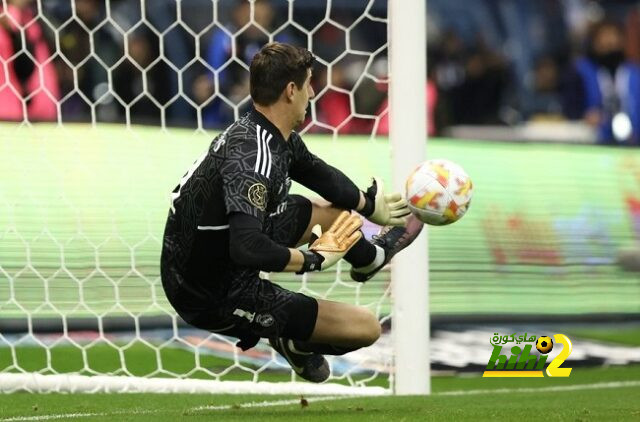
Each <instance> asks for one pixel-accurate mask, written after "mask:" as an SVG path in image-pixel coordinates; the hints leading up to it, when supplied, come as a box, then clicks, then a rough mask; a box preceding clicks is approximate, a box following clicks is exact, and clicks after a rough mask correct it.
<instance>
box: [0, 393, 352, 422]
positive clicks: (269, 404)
mask: <svg viewBox="0 0 640 422" xmlns="http://www.w3.org/2000/svg"><path fill="white" fill-rule="evenodd" d="M356 397H362V396H322V397H309V398H306V397H305V400H306V401H308V402H309V403H311V402H319V401H327V400H341V399H353V398H356ZM300 400H301V399H295V400H274V401H254V402H248V403H243V404H224V405H219V406H198V407H193V408H191V409H189V411H193V412H197V411H201V410H229V409H245V408H252V407H272V406H289V405H291V404H298V403H300ZM2 422H4V421H2Z"/></svg>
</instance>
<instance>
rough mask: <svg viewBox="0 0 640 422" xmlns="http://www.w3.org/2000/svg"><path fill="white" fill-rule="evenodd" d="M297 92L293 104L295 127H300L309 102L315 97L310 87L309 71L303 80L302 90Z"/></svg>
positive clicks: (308, 70)
mask: <svg viewBox="0 0 640 422" xmlns="http://www.w3.org/2000/svg"><path fill="white" fill-rule="evenodd" d="M296 91H298V92H297V93H296V94H297V95H296V96H295V100H294V104H295V107H296V110H295V113H296V122H295V123H296V124H295V125H296V126H298V125H301V124H302V122H304V118H305V115H306V114H307V107H308V106H309V100H310V99H312V98H313V97H315V95H316V94H315V92H314V91H313V87H312V86H311V69H307V79H305V81H304V84H303V85H302V89H300V90H297V89H296Z"/></svg>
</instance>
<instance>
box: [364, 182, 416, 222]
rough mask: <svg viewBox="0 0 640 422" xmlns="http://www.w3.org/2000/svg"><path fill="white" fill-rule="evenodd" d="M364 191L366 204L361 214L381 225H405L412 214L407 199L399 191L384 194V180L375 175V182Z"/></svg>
mask: <svg viewBox="0 0 640 422" xmlns="http://www.w3.org/2000/svg"><path fill="white" fill-rule="evenodd" d="M363 193H364V198H365V205H364V207H363V208H362V210H360V214H362V215H363V216H365V217H366V218H367V220H369V221H371V222H372V223H376V224H379V225H381V226H404V225H405V224H406V222H407V217H409V215H410V214H411V211H410V210H409V205H408V204H407V201H406V199H404V198H403V197H402V195H401V194H400V193H398V192H396V193H392V194H389V195H385V194H384V185H383V183H382V180H381V179H379V178H377V177H374V178H373V183H372V184H371V186H370V187H369V188H368V189H367V191H366V192H363Z"/></svg>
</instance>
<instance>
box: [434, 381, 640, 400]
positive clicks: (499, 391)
mask: <svg viewBox="0 0 640 422" xmlns="http://www.w3.org/2000/svg"><path fill="white" fill-rule="evenodd" d="M625 387H640V381H635V380H634V381H612V382H600V383H597V384H574V385H558V386H554V387H539V388H526V387H525V388H497V389H493V390H489V389H486V390H457V391H443V392H441V393H434V396H467V395H475V394H506V393H546V392H553V391H577V390H597V389H599V388H625Z"/></svg>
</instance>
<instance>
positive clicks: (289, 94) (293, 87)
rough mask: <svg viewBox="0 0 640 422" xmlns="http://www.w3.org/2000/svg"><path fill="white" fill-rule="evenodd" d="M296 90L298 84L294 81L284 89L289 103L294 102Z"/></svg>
mask: <svg viewBox="0 0 640 422" xmlns="http://www.w3.org/2000/svg"><path fill="white" fill-rule="evenodd" d="M295 90H296V84H295V83H294V82H293V81H291V82H289V83H288V84H287V86H286V87H285V88H284V93H285V95H286V97H287V98H288V99H289V101H293V96H294V93H295Z"/></svg>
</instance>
